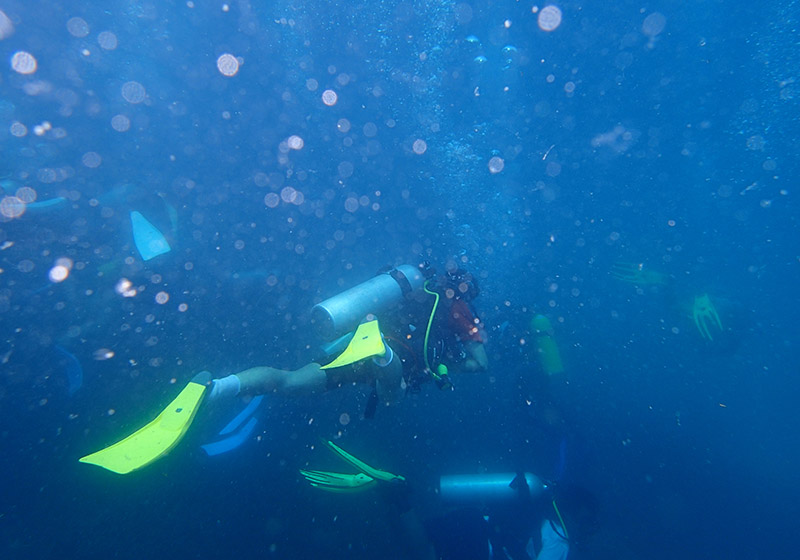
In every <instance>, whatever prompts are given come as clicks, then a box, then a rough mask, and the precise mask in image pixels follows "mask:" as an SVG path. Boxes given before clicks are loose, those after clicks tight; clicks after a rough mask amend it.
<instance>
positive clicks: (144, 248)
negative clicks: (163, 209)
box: [131, 210, 172, 261]
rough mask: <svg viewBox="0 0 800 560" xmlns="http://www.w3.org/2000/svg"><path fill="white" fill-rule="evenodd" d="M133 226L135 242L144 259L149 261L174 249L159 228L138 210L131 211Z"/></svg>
mask: <svg viewBox="0 0 800 560" xmlns="http://www.w3.org/2000/svg"><path fill="white" fill-rule="evenodd" d="M131 226H132V227H133V242H134V243H135V244H136V249H137V250H138V251H139V255H141V257H142V259H143V260H145V261H149V260H150V259H152V258H155V257H157V256H158V255H163V254H164V253H169V252H170V251H171V250H172V247H170V246H169V243H167V240H166V238H165V237H164V235H163V234H162V233H161V232H160V231H159V230H158V228H157V227H156V226H154V225H153V224H151V223H150V222H149V221H148V220H147V218H145V217H144V216H142V215H141V213H139V212H137V211H136V210H134V211H132V212H131Z"/></svg>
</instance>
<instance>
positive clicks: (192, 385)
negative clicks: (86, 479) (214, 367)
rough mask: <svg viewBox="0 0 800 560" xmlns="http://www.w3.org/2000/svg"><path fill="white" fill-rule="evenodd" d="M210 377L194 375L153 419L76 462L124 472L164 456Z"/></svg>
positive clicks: (188, 419) (187, 423) (180, 434)
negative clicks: (126, 435) (115, 441)
mask: <svg viewBox="0 0 800 560" xmlns="http://www.w3.org/2000/svg"><path fill="white" fill-rule="evenodd" d="M210 380H211V374H209V373H208V372H202V373H199V374H197V375H195V376H194V379H192V380H191V381H190V382H189V384H188V385H186V387H184V388H183V391H181V392H180V394H179V395H178V396H177V397H175V400H173V401H172V402H171V403H169V405H168V406H167V407H166V408H165V409H164V410H163V411H161V414H159V415H158V416H157V417H156V419H155V420H153V421H152V422H150V423H149V424H147V425H146V426H144V427H143V428H141V429H139V430H137V431H136V432H134V433H132V434H131V435H129V436H128V437H126V438H125V439H123V440H122V441H118V442H117V443H115V444H113V445H111V446H109V447H106V448H105V449H101V450H100V451H97V452H95V453H92V454H91V455H87V456H86V457H81V458H80V459H79V460H80V462H81V463H89V464H91V465H97V466H98V467H103V468H104V469H108V470H110V471H112V472H115V473H118V474H127V473H129V472H131V471H135V470H137V469H141V468H142V467H146V466H147V465H149V464H150V463H152V462H153V461H155V460H156V459H159V458H160V457H162V456H164V455H166V454H167V453H169V451H170V450H171V449H172V448H173V447H175V446H176V445H177V444H178V442H179V441H180V440H181V438H182V437H183V435H184V434H185V433H186V430H188V429H189V426H190V425H191V424H192V420H194V415H195V414H196V413H197V409H198V408H200V403H201V402H202V401H203V394H204V393H205V391H206V385H207V383H208V382H209V381H210Z"/></svg>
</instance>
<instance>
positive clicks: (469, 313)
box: [210, 263, 489, 404]
mask: <svg viewBox="0 0 800 560" xmlns="http://www.w3.org/2000/svg"><path fill="white" fill-rule="evenodd" d="M398 288H399V291H398ZM431 288H433V289H431ZM478 294H479V288H478V284H477V280H476V279H475V277H474V276H473V275H472V274H471V273H469V272H467V271H465V270H463V269H460V268H457V269H455V270H451V271H449V272H448V273H447V274H445V275H443V276H441V277H437V276H436V273H435V271H434V270H433V269H432V268H431V267H430V265H429V264H427V263H424V264H422V265H420V266H419V267H417V268H414V267H412V266H410V265H401V266H398V267H396V268H391V269H388V270H386V271H383V272H381V273H379V274H378V275H377V276H376V277H374V278H372V279H371V280H369V281H367V282H364V283H362V284H359V285H358V286H355V287H353V288H351V289H349V290H347V291H345V292H342V293H341V294H338V295H336V296H334V297H332V298H329V299H327V300H325V301H323V302H321V303H318V304H317V305H315V306H314V308H313V309H312V322H313V323H315V326H316V328H317V330H318V331H319V332H320V334H321V335H322V336H323V337H327V338H330V337H333V336H336V335H339V334H341V332H342V331H346V330H348V329H351V328H352V327H353V326H354V325H358V323H359V322H361V321H362V320H364V319H365V318H371V317H374V320H373V321H367V322H366V323H361V324H360V325H359V326H358V329H357V330H356V332H355V333H353V332H346V333H345V334H344V335H342V336H341V337H339V338H338V339H336V340H334V341H333V342H332V343H330V344H328V345H326V346H325V354H326V355H332V354H334V353H336V352H338V351H341V348H342V347H343V346H344V343H348V347H347V348H346V349H345V351H344V352H343V353H342V354H341V355H340V356H339V358H337V359H336V360H335V361H333V362H331V363H329V364H328V365H322V363H321V362H322V361H324V360H319V362H317V361H316V360H315V361H312V362H310V363H308V364H306V365H304V366H303V367H301V368H299V369H297V370H293V371H287V370H280V369H276V368H272V367H270V366H257V367H253V368H249V369H246V370H244V371H240V372H238V373H235V374H231V375H229V376H227V377H223V378H220V379H215V380H214V385H213V387H212V389H211V394H210V398H211V399H212V400H213V399H216V398H218V397H221V396H224V395H237V394H244V395H248V394H249V395H261V394H268V393H283V394H287V395H301V394H313V393H318V392H323V391H326V390H330V389H334V388H337V387H341V386H343V385H348V384H352V383H357V382H363V383H366V384H368V385H371V386H373V388H374V391H373V395H374V397H373V398H375V397H377V399H378V400H379V401H382V402H384V403H385V404H392V403H394V402H396V401H397V400H398V398H399V397H400V396H402V394H403V392H404V391H406V390H407V391H411V392H417V391H419V390H420V386H421V384H422V383H424V382H426V381H428V380H431V379H432V380H434V381H435V382H436V384H437V386H439V387H440V388H452V382H451V380H450V376H449V373H450V370H451V369H453V370H454V371H459V372H474V371H485V370H486V369H487V368H488V366H489V360H488V357H487V354H486V348H485V346H484V336H485V335H484V333H483V331H482V329H481V328H480V322H479V320H478V319H477V318H476V314H475V311H474V308H473V307H472V304H471V302H472V301H473V300H474V299H475V298H476V297H477V296H478ZM431 297H433V300H434V301H433V304H431V301H430V300H431ZM440 306H441V307H442V310H441V311H439V312H438V313H437V311H438V309H439V307H440ZM392 307H394V308H395V309H392ZM398 307H399V308H398ZM385 311H386V313H384V312H385ZM379 318H380V329H379V327H378V319H379ZM421 320H422V321H423V323H424V322H425V321H427V323H426V324H425V326H424V327H423V325H422V324H420V321H421ZM362 329H363V332H360V331H361V330H362ZM432 335H433V336H432ZM396 354H400V355H399V357H397V358H396ZM367 358H371V360H368V359H367Z"/></svg>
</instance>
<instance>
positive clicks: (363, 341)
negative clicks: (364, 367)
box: [322, 319, 386, 369]
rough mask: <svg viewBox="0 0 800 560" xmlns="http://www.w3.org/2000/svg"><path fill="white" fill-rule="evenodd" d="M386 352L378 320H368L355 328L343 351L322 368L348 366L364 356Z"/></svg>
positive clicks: (381, 354) (380, 354)
mask: <svg viewBox="0 0 800 560" xmlns="http://www.w3.org/2000/svg"><path fill="white" fill-rule="evenodd" d="M385 353H386V345H385V344H384V343H383V338H382V337H381V329H380V327H379V326H378V320H377V319H375V320H373V321H368V322H366V323H362V324H360V325H359V326H358V329H356V334H355V335H353V339H352V340H351V341H350V344H348V345H347V348H345V350H344V352H342V353H341V354H339V357H337V358H336V359H335V360H333V361H332V362H331V363H329V364H328V365H326V366H322V369H330V368H337V367H342V366H349V365H350V364H354V363H356V362H359V361H361V360H363V359H365V358H370V357H372V356H383V355H384V354H385Z"/></svg>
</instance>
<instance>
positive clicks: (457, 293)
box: [444, 268, 480, 301]
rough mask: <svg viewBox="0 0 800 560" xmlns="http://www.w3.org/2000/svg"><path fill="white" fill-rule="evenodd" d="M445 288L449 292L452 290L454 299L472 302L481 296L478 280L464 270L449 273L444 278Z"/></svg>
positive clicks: (458, 269) (459, 269)
mask: <svg viewBox="0 0 800 560" xmlns="http://www.w3.org/2000/svg"><path fill="white" fill-rule="evenodd" d="M444 288H445V290H448V291H450V290H452V298H453V299H463V300H464V301H472V300H473V299H475V298H476V297H478V295H479V294H480V288H479V287H478V279H477V278H476V277H475V276H474V275H473V274H472V273H471V272H468V271H466V270H464V269H463V268H456V269H455V270H450V271H448V272H447V274H446V275H445V277H444ZM449 295H450V294H449V293H448V296H449Z"/></svg>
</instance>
